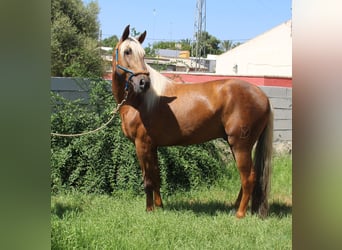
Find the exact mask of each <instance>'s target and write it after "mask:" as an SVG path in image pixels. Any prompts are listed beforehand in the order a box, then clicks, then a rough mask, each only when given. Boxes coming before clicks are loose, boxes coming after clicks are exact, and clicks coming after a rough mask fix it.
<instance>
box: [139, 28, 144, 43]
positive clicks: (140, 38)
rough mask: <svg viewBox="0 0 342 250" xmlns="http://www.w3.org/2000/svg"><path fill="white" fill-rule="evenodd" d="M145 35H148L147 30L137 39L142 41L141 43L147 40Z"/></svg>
mask: <svg viewBox="0 0 342 250" xmlns="http://www.w3.org/2000/svg"><path fill="white" fill-rule="evenodd" d="M145 37H146V30H145V31H144V32H143V33H142V34H140V36H139V37H138V38H137V40H138V41H139V42H140V43H143V42H144V40H145Z"/></svg>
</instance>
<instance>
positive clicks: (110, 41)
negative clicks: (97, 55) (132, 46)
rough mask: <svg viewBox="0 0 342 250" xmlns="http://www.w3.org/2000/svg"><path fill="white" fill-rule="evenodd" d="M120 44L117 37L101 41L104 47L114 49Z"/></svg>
mask: <svg viewBox="0 0 342 250" xmlns="http://www.w3.org/2000/svg"><path fill="white" fill-rule="evenodd" d="M118 42H119V38H118V37H117V36H116V35H113V36H110V37H108V38H105V39H103V40H102V41H101V44H102V46H105V47H112V48H114V47H115V46H116V44H117V43H118Z"/></svg>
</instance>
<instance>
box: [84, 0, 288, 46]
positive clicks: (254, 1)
mask: <svg viewBox="0 0 342 250" xmlns="http://www.w3.org/2000/svg"><path fill="white" fill-rule="evenodd" d="M95 1H96V0H95ZM83 2H84V3H86V4H87V3H89V2H91V0H83ZM97 2H98V4H99V7H100V13H99V17H98V19H99V22H100V27H101V31H102V39H104V38H107V37H109V36H112V35H116V36H118V38H120V37H121V34H122V32H123V30H124V28H125V27H126V26H127V25H128V24H130V27H131V28H135V29H136V31H137V32H143V31H145V30H146V31H147V37H146V39H145V42H144V45H145V46H147V45H148V44H153V43H154V42H157V41H179V40H182V39H193V37H194V32H195V26H194V24H195V13H196V2H197V1H196V0H167V1H166V0H120V1H119V0H97ZM291 7H292V1H291V0H207V1H206V31H207V32H208V33H209V34H210V35H212V36H214V37H216V38H217V39H219V40H221V41H223V40H232V41H233V42H244V41H246V40H249V39H251V38H254V37H256V36H258V35H260V34H262V33H264V32H265V31H267V30H269V29H272V28H273V27H275V26H277V25H279V24H281V23H283V22H285V21H287V20H290V19H291V18H292V9H291Z"/></svg>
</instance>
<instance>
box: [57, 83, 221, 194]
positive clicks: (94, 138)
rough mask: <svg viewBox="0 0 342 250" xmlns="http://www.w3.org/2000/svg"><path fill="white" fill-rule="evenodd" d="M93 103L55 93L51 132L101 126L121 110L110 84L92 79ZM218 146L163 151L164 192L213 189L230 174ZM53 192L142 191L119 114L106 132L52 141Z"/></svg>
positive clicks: (198, 146)
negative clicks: (117, 107)
mask: <svg viewBox="0 0 342 250" xmlns="http://www.w3.org/2000/svg"><path fill="white" fill-rule="evenodd" d="M89 87H90V100H89V105H84V104H82V102H81V100H77V101H69V100H66V99H64V98H63V97H61V96H59V95H58V94H56V93H51V101H52V110H53V112H52V114H51V130H52V131H54V132H59V133H79V132H83V131H89V130H92V129H94V128H97V127H99V126H100V125H101V124H103V123H104V122H105V121H107V120H108V119H109V118H110V117H111V112H112V111H113V109H114V108H115V107H116V104H115V102H114V100H113V97H112V94H111V93H110V91H109V89H110V88H109V84H108V82H106V81H101V80H92V81H90V86H89ZM220 152H221V151H220V148H219V147H218V146H217V144H216V143H214V142H208V143H204V144H201V145H197V146H188V147H162V148H159V149H158V156H159V166H160V169H161V178H162V192H163V193H166V194H168V193H172V192H174V191H176V190H179V189H182V190H191V189H195V188H197V187H198V186H200V185H203V184H205V185H210V184H211V183H213V182H215V181H216V180H217V179H218V178H220V176H222V175H224V174H227V167H226V165H225V164H224V163H223V160H222V157H220V154H221V153H220ZM51 188H52V192H53V193H57V192H61V191H64V190H70V189H77V190H79V191H82V192H85V193H107V194H111V193H113V192H120V191H130V192H133V193H135V194H140V193H142V192H143V187H142V175H141V170H140V167H139V165H138V161H137V159H136V156H135V148H134V145H133V143H131V142H130V141H129V140H128V139H126V137H125V136H124V135H123V133H122V131H121V121H120V118H119V116H118V115H116V116H115V118H114V119H113V121H112V122H111V124H109V126H107V127H106V128H105V129H103V130H100V131H98V132H96V133H94V134H90V135H85V136H81V137H74V138H69V137H55V136H52V137H51Z"/></svg>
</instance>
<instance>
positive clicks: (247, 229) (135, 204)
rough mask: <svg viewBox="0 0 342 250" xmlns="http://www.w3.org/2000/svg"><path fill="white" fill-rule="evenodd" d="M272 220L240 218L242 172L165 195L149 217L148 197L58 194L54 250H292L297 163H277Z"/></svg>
mask: <svg viewBox="0 0 342 250" xmlns="http://www.w3.org/2000/svg"><path fill="white" fill-rule="evenodd" d="M273 165H274V167H273V179H272V191H271V202H270V206H271V209H270V210H271V211H270V216H269V217H268V218H267V219H265V220H261V219H260V218H259V217H257V216H252V215H251V214H250V213H248V214H247V216H246V217H245V218H244V219H241V220H239V219H237V218H236V217H235V214H234V213H235V211H234V208H233V206H232V204H233V202H234V200H235V198H236V195H237V194H238V191H239V188H240V182H239V179H238V175H237V171H235V172H234V173H233V174H232V176H231V177H229V178H222V179H221V180H220V181H219V182H218V183H216V184H215V185H214V186H210V187H201V188H198V189H196V190H193V191H190V192H180V191H179V192H176V193H174V194H170V195H168V196H166V197H164V205H165V208H164V209H158V210H157V211H155V212H152V213H146V212H145V211H144V210H145V197H144V196H136V195H132V194H130V193H122V194H118V193H117V194H116V196H108V195H94V194H93V195H91V194H88V195H86V194H81V193H77V192H75V193H66V194H59V195H54V196H52V201H51V227H52V235H51V246H52V249H84V248H86V249H291V241H292V230H291V228H292V163H291V158H290V157H289V156H283V157H276V158H275V159H274V164H273Z"/></svg>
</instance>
